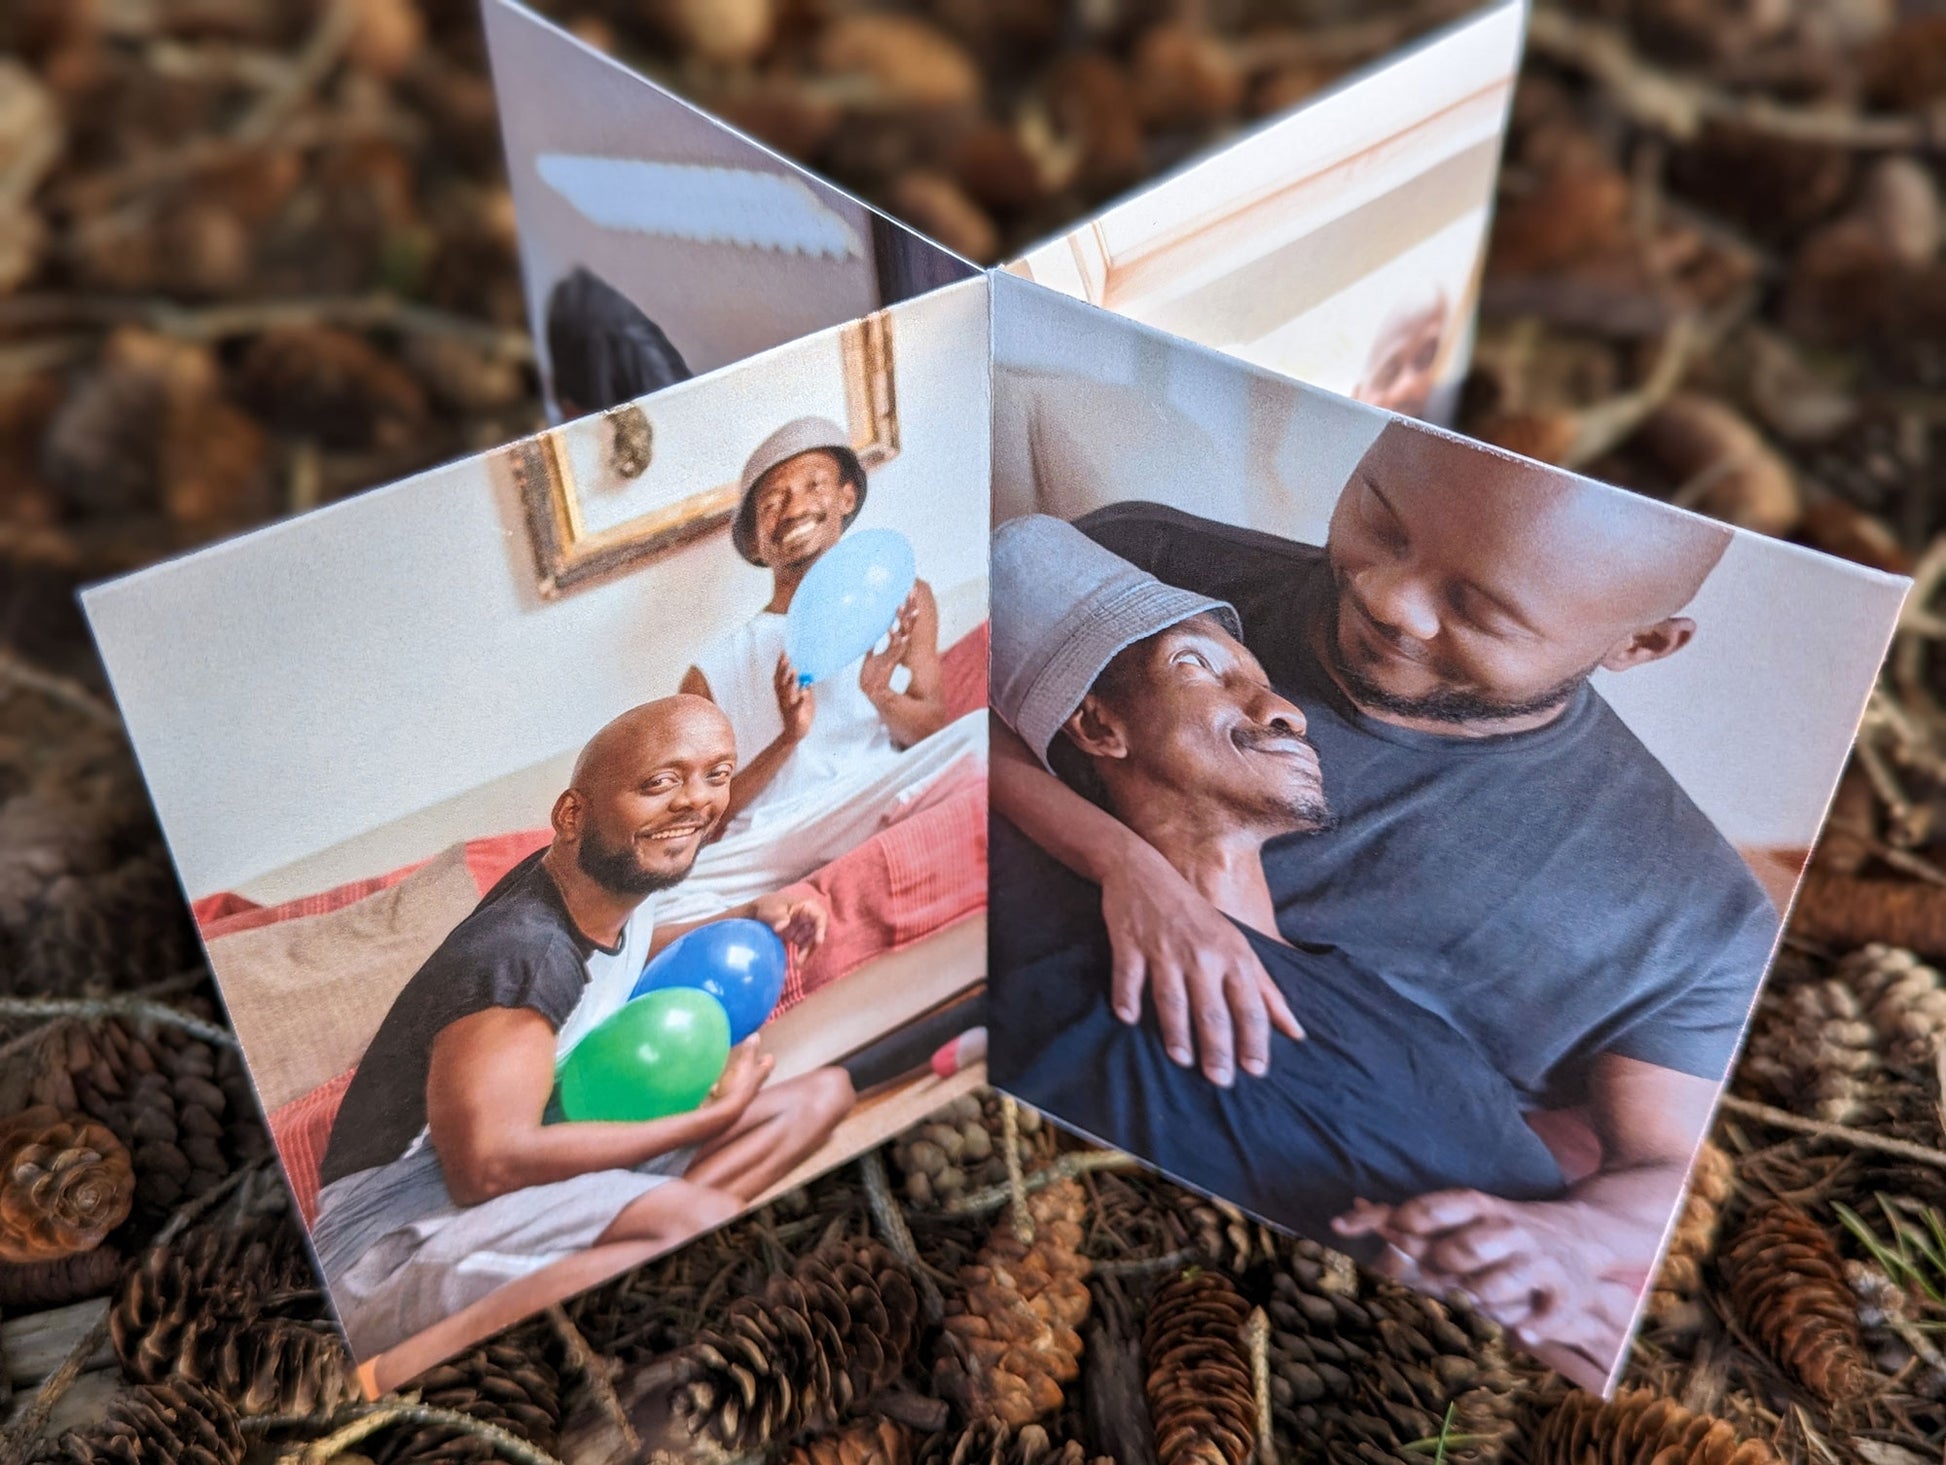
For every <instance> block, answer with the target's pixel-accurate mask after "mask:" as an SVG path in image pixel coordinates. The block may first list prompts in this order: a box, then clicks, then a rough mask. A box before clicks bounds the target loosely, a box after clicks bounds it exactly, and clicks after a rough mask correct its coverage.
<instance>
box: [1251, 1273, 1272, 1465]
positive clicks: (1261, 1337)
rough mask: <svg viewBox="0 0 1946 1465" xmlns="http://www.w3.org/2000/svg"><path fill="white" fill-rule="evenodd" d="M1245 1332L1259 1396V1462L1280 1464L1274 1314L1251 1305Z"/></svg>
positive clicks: (1259, 1464)
mask: <svg viewBox="0 0 1946 1465" xmlns="http://www.w3.org/2000/svg"><path fill="white" fill-rule="evenodd" d="M1243 1336H1244V1341H1245V1342H1247V1343H1248V1344H1249V1345H1250V1387H1251V1389H1252V1390H1253V1391H1254V1392H1255V1393H1256V1396H1257V1465H1277V1441H1276V1438H1275V1437H1274V1436H1273V1434H1272V1433H1271V1428H1270V1318H1269V1317H1268V1315H1266V1314H1265V1312H1264V1310H1263V1309H1262V1308H1261V1307H1253V1308H1251V1309H1250V1320H1249V1321H1248V1322H1247V1323H1245V1324H1244V1325H1243Z"/></svg>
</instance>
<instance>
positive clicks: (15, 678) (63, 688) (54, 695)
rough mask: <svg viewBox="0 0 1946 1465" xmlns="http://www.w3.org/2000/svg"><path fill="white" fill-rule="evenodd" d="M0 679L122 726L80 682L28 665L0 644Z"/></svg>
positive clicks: (90, 717) (112, 711)
mask: <svg viewBox="0 0 1946 1465" xmlns="http://www.w3.org/2000/svg"><path fill="white" fill-rule="evenodd" d="M0 683H6V684H10V685H12V686H16V687H22V688H25V689H26V690H27V691H29V692H38V693H40V694H41V696H43V697H45V698H47V699H48V700H49V701H50V702H58V703H60V704H61V706H63V707H65V708H67V709H68V710H69V711H70V712H79V713H80V714H81V715H82V716H83V717H85V718H87V719H88V720H89V721H90V722H95V723H99V724H100V725H101V726H103V727H108V728H114V729H115V730H116V731H118V732H119V731H120V730H121V726H122V719H121V717H120V716H119V715H118V714H117V713H116V711H115V709H114V708H113V707H110V706H109V705H108V704H107V703H106V702H104V701H102V700H101V698H99V697H97V696H96V695H95V694H94V693H93V692H90V691H89V690H88V689H87V688H86V687H84V686H82V685H81V683H79V682H77V681H75V680H73V679H72V678H70V677H64V676H60V675H58V674H57V673H55V672H51V671H43V670H42V669H41V668H40V667H38V666H33V665H30V664H29V663H28V662H25V661H23V660H21V659H20V657H18V656H16V655H15V654H14V653H13V652H12V651H9V650H7V649H6V648H5V647H0Z"/></svg>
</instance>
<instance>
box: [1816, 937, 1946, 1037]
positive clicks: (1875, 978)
mask: <svg viewBox="0 0 1946 1465" xmlns="http://www.w3.org/2000/svg"><path fill="white" fill-rule="evenodd" d="M1838 974H1839V976H1841V977H1842V978H1844V979H1845V980H1846V981H1848V982H1850V983H1851V984H1852V986H1853V987H1854V988H1856V989H1857V992H1858V995H1859V997H1860V998H1862V999H1863V1001H1864V1004H1865V1008H1866V1011H1867V1013H1868V1014H1869V1016H1870V1018H1871V1022H1872V1026H1873V1027H1874V1028H1876V1029H1877V1030H1878V1036H1879V1038H1880V1040H1881V1041H1882V1042H1883V1043H1884V1045H1885V1051H1886V1054H1887V1056H1888V1057H1890V1058H1891V1060H1892V1061H1893V1062H1894V1063H1898V1064H1906V1065H1911V1064H1918V1063H1925V1062H1928V1061H1930V1060H1931V1058H1932V1056H1933V1055H1934V1054H1935V1053H1937V1052H1938V1051H1939V1048H1940V1042H1941V1039H1942V1038H1946V985H1942V983H1941V981H1940V976H1939V973H1938V972H1937V971H1936V970H1934V969H1933V968H1932V967H1929V966H1927V965H1926V964H1925V963H1924V962H1922V961H1921V960H1920V959H1919V958H1918V957H1917V956H1915V955H1914V954H1913V953H1912V952H1910V951H1903V950H1901V949H1900V948H1898V947H1896V946H1884V945H1879V944H1877V943H1874V944H1873V945H1871V946H1867V947H1865V948H1864V949H1863V950H1862V951H1855V952H1853V953H1852V954H1851V955H1850V956H1848V957H1846V958H1845V959H1844V960H1843V961H1841V962H1839V963H1838Z"/></svg>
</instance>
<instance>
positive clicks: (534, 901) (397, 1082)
mask: <svg viewBox="0 0 1946 1465" xmlns="http://www.w3.org/2000/svg"><path fill="white" fill-rule="evenodd" d="M545 853H546V851H545V850H537V851H535V853H533V854H531V855H529V856H528V857H527V858H526V859H524V860H522V861H521V862H520V863H519V864H518V865H516V866H514V867H513V869H511V870H509V871H508V872H507V873H506V874H505V875H504V876H502V877H501V879H500V882H499V883H498V884H497V885H495V886H494V887H493V889H491V890H489V891H488V892H487V893H486V894H485V896H483V897H482V898H481V900H480V903H479V904H478V905H477V906H475V907H474V908H473V912H472V914H471V915H469V916H467V918H466V919H465V920H463V921H461V922H460V923H459V924H458V925H457V926H455V927H454V928H453V931H452V934H451V935H449V936H448V937H447V938H446V939H445V940H444V941H442V942H441V943H440V944H439V949H438V950H437V951H435V952H433V954H432V955H431V956H429V957H427V958H426V964H425V965H424V966H422V967H420V968H419V970H418V971H417V972H416V973H415V974H414V975H413V978H412V980H411V981H409V982H407V983H406V984H405V986H404V987H403V988H402V989H401V990H400V992H399V995H398V996H397V997H396V998H394V999H393V1001H392V1010H391V1011H390V1012H388V1013H386V1014H385V1021H384V1022H383V1023H381V1024H380V1025H379V1029H378V1035H377V1036H376V1037H374V1038H373V1039H372V1043H371V1046H370V1047H369V1048H367V1049H366V1050H365V1056H364V1058H362V1059H361V1060H360V1061H359V1064H358V1073H357V1075H356V1076H355V1077H354V1078H353V1079H352V1081H351V1085H350V1087H349V1088H347V1089H346V1090H345V1100H344V1104H343V1105H342V1106H341V1107H340V1108H339V1110H338V1117H337V1119H336V1121H335V1122H334V1123H333V1124H332V1126H331V1143H330V1145H329V1146H328V1147H327V1148H326V1149H325V1152H324V1163H323V1165H322V1166H320V1167H319V1173H318V1178H319V1183H320V1184H323V1185H329V1184H330V1183H331V1182H332V1181H334V1180H340V1179H343V1178H344V1177H345V1176H347V1175H353V1174H356V1173H357V1172H358V1171H360V1170H369V1169H371V1168H372V1167H373V1166H375V1165H385V1164H389V1163H390V1162H391V1161H393V1160H396V1159H398V1157H399V1156H400V1155H402V1154H404V1153H405V1152H406V1149H407V1147H408V1146H410V1145H411V1143H412V1141H413V1140H414V1139H416V1138H418V1135H419V1131H420V1130H422V1129H424V1128H425V1127H426V1076H427V1074H428V1073H429V1072H430V1071H431V1068H432V1040H433V1039H434V1038H435V1037H437V1036H438V1035H439V1032H440V1030H441V1029H442V1028H446V1027H449V1026H450V1025H451V1024H453V1023H456V1022H458V1021H459V1020H460V1019H461V1018H463V1017H471V1016H472V1015H473V1014H474V1013H476V1012H484V1011H486V1010H487V1009H488V1008H490V1007H529V1008H532V1009H533V1010H534V1011H535V1012H538V1013H539V1014H540V1015H541V1016H542V1017H544V1018H546V1019H547V1021H548V1024H549V1026H551V1027H552V1028H554V1030H555V1031H556V1032H559V1031H560V1028H561V1024H562V1023H564V1022H566V1021H567V1019H568V1014H569V1013H571V1012H573V1011H574V1008H575V1004H576V1003H578V1002H579V1001H580V1000H581V994H582V990H583V988H584V987H585V986H586V985H587V981H588V965H587V963H588V958H589V957H590V956H591V955H593V954H594V953H595V952H597V951H607V950H609V948H606V947H599V946H597V945H595V943H594V942H592V941H590V940H589V939H588V938H587V937H586V936H584V935H582V934H581V930H580V928H579V927H577V926H576V925H575V924H574V921H573V919H572V918H571V917H570V916H569V915H568V909H567V906H566V905H565V904H564V903H563V902H562V900H561V892H560V890H559V888H558V887H556V885H555V884H554V877H553V876H552V875H549V874H548V873H547V870H546V869H545V868H544V867H543V866H542V864H541V856H542V855H544V854H545ZM611 954H612V953H611Z"/></svg>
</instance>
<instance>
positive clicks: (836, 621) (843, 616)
mask: <svg viewBox="0 0 1946 1465" xmlns="http://www.w3.org/2000/svg"><path fill="white" fill-rule="evenodd" d="M917 578H918V569H917V567H916V565H915V563H914V560H913V556H912V544H911V542H910V541H909V540H907V539H906V537H905V536H904V535H903V534H900V533H899V532H898V531H897V530H893V529H861V530H858V531H856V532H854V533H852V534H848V535H846V536H845V537H844V538H843V539H841V540H839V541H838V542H837V543H836V544H834V545H833V546H832V547H831V548H830V549H828V550H826V551H825V552H824V554H823V555H822V556H820V557H819V559H818V562H817V563H816V564H814V565H812V566H811V568H810V570H809V571H808V572H807V573H806V574H805V576H804V580H803V583H802V584H800V585H799V586H798V587H797V593H796V594H794V595H793V596H792V597H791V608H790V610H789V611H788V612H787V613H786V615H785V618H784V651H785V654H786V655H787V656H789V658H790V660H791V663H792V665H794V666H796V668H797V676H798V680H799V681H800V682H802V683H803V684H805V685H806V686H809V685H810V684H812V683H814V682H817V681H819V680H821V679H822V678H824V677H828V676H830V675H831V673H833V672H834V671H837V670H839V669H840V668H841V667H845V666H849V665H850V664H851V663H852V662H854V661H856V660H858V658H859V657H861V656H863V655H864V654H865V653H866V652H868V651H870V650H871V649H872V648H873V647H874V646H876V645H877V644H878V643H879V639H880V638H881V637H882V636H884V635H885V633H886V630H887V628H888V627H890V626H892V625H893V623H894V621H895V620H896V618H897V616H898V613H899V607H900V606H901V605H902V604H904V602H905V599H906V597H907V596H908V595H910V594H911V593H912V586H913V582H914V581H915V580H916V579H917Z"/></svg>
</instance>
